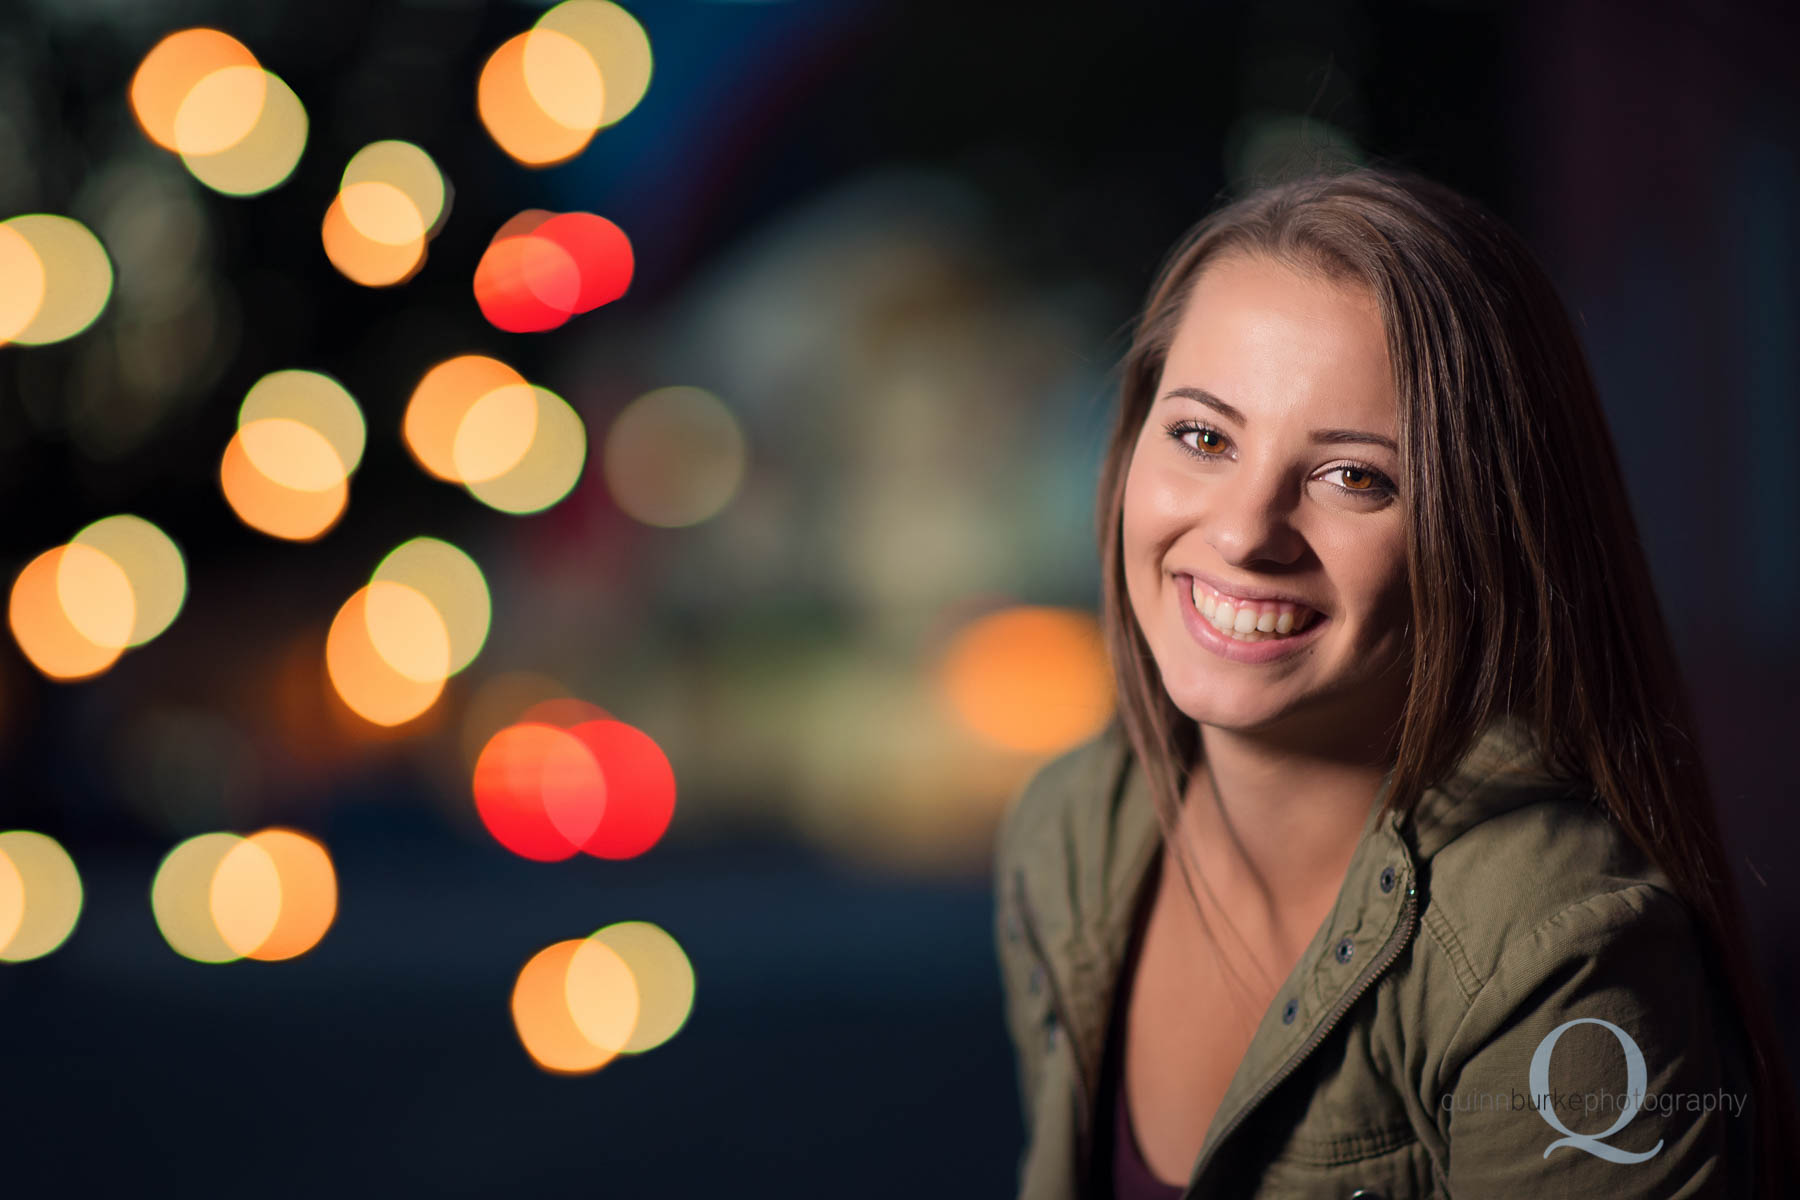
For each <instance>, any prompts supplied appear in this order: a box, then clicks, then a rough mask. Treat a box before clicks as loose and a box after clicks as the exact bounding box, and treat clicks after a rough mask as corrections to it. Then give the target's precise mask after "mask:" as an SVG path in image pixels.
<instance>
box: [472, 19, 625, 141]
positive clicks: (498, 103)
mask: <svg viewBox="0 0 1800 1200" xmlns="http://www.w3.org/2000/svg"><path fill="white" fill-rule="evenodd" d="M534 39H535V40H537V41H538V42H539V43H540V49H539V50H538V51H537V52H535V53H534V54H533V55H532V56H531V58H532V61H533V65H534V66H535V67H536V68H537V70H536V72H535V74H536V76H537V79H538V86H539V88H540V89H542V90H546V91H554V90H555V89H556V88H558V87H559V86H573V88H574V89H576V90H577V91H580V90H584V89H593V88H596V87H598V88H601V89H603V88H604V84H603V83H601V82H600V78H599V71H598V69H597V68H596V67H595V66H594V63H593V60H592V59H587V62H586V67H585V69H583V68H582V67H581V66H580V65H579V64H578V63H577V64H575V65H574V68H573V69H572V70H567V68H568V66H569V64H570V63H571V59H570V58H569V56H568V55H567V54H557V53H556V52H555V48H556V47H557V43H566V48H567V49H573V50H574V51H575V53H576V54H577V55H579V56H580V57H581V58H584V59H586V58H587V55H586V53H585V51H582V50H581V47H580V45H579V44H578V43H576V42H574V41H572V40H571V39H569V38H568V37H566V36H565V35H562V34H557V33H543V34H536V33H532V32H526V33H521V34H519V35H518V36H516V37H513V38H509V39H507V40H506V41H505V42H502V43H501V44H500V47H499V48H498V49H497V50H495V51H494V53H493V54H492V55H491V56H489V58H488V60H487V62H486V63H484V64H483V65H482V68H481V78H480V80H479V81H478V82H477V84H476V87H475V108H476V112H478V113H479V114H480V116H481V123H482V125H484V126H486V128H487V131H488V135H489V136H490V137H492V138H493V139H494V144H495V145H497V146H499V147H500V149H502V150H504V151H505V152H506V153H507V154H509V155H511V156H512V157H513V158H514V159H516V160H517V161H518V162H520V163H522V164H524V165H525V166H528V167H547V166H551V165H553V164H555V163H559V162H566V161H568V160H569V159H571V158H574V157H575V156H576V155H577V154H580V153H581V152H582V151H583V150H584V149H586V148H587V144H588V143H589V142H590V141H592V140H593V137H594V134H595V132H596V131H597V130H598V129H599V124H598V122H597V121H596V123H595V124H593V125H589V126H582V127H578V128H570V127H569V126H567V125H564V124H562V123H561V122H559V121H558V120H557V119H556V118H555V117H553V116H551V115H550V114H549V113H547V112H545V111H544V109H543V107H542V106H541V105H539V104H538V102H537V99H536V97H535V96H534V95H533V94H532V92H533V88H532V86H531V84H530V83H528V82H527V79H526V57H527V56H526V47H527V45H528V44H529V43H531V42H532V41H533V40H534ZM544 47H550V49H545V48H544ZM559 62H560V64H562V66H563V67H564V68H565V73H564V74H563V75H562V76H561V77H560V78H555V77H552V74H551V73H552V72H553V71H554V70H555V69H556V67H557V65H558V63H559ZM588 71H592V72H593V74H592V76H591V79H590V77H589V76H588V74H587V72H588ZM603 103H604V98H603V97H602V105H603ZM597 115H598V110H597V111H596V116H597Z"/></svg>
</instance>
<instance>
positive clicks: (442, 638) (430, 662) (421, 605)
mask: <svg viewBox="0 0 1800 1200" xmlns="http://www.w3.org/2000/svg"><path fill="white" fill-rule="evenodd" d="M364 591H365V592H366V593H367V595H368V599H367V602H366V603H365V604H364V606H363V620H364V621H366V622H367V623H368V626H369V644H370V645H372V646H374V647H375V652H376V653H377V654H379V655H381V658H382V661H383V662H385V663H387V665H388V666H390V667H392V668H394V670H396V671H398V672H400V674H402V675H404V676H406V678H408V679H410V680H412V681H413V682H415V683H431V684H440V683H442V682H443V681H444V680H445V679H446V678H447V677H448V676H449V674H450V633H449V630H447V629H446V628H445V627H444V618H443V616H442V615H441V614H440V613H439V612H438V610H437V608H436V606H434V605H433V604H432V603H431V601H430V600H429V599H427V598H426V596H425V595H424V594H423V593H421V592H419V591H418V590H417V589H415V588H411V587H408V586H407V585H406V584H404V583H395V582H393V581H392V580H387V579H377V580H375V581H374V582H372V583H370V584H369V585H368V586H367V587H366V588H365V589H364Z"/></svg>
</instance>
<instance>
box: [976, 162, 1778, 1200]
mask: <svg viewBox="0 0 1800 1200" xmlns="http://www.w3.org/2000/svg"><path fill="white" fill-rule="evenodd" d="M1099 525H1100V541H1101V553H1102V565H1103V571H1104V583H1103V587H1104V612H1103V624H1104V627H1105V630H1106V636H1107V639H1108V646H1109V651H1110V654H1111V657H1112V660H1113V665H1114V669H1115V673H1116V677H1117V683H1118V692H1119V713H1118V716H1117V718H1116V719H1115V721H1114V722H1113V724H1112V725H1111V727H1109V728H1108V729H1107V730H1106V731H1105V733H1103V734H1102V735H1101V736H1100V737H1098V738H1097V739H1095V740H1094V741H1093V742H1090V743H1089V744H1087V745H1085V746H1083V747H1080V748H1078V749H1077V750H1075V751H1073V752H1071V753H1070V754H1067V755H1065V756H1063V757H1062V758H1061V759H1059V760H1057V761H1056V762H1055V763H1053V764H1051V765H1050V766H1048V767H1046V768H1045V769H1044V770H1043V771H1041V772H1039V773H1038V775H1037V776H1036V777H1035V778H1034V779H1033V780H1032V782H1031V784H1030V785H1029V786H1028V787H1027V788H1026V789H1025V790H1024V792H1023V793H1022V794H1021V795H1020V796H1019V797H1018V798H1017V799H1016V800H1015V802H1014V803H1013V804H1012V805H1011V807H1010V808H1009V809H1008V812H1007V816H1006V819H1005V821H1004V823H1003V825H1002V829H1001V832H1000V837H999V841H998V844H997V847H996V884H997V889H998V890H997V904H996V916H997V922H998V924H997V930H996V936H997V945H998V948H999V957H1000V964H1001V970H1002V977H1003V982H1004V988H1005V995H1006V1002H1007V1020H1008V1025H1009V1031H1010V1033H1011V1036H1012V1038H1013V1041H1014V1045H1015V1050H1016V1052H1017V1055H1018V1065H1019V1084H1020V1089H1021V1098H1022V1102H1023V1105H1024V1114H1025V1121H1026V1127H1027V1137H1028V1145H1027V1147H1026V1151H1025V1154H1024V1156H1023V1159H1022V1161H1021V1163H1020V1180H1019V1184H1020V1195H1021V1196H1022V1197H1029V1198H1031V1200H1042V1198H1048V1197H1075V1196H1094V1197H1105V1196H1117V1197H1119V1198H1120V1200H1137V1198H1145V1200H1147V1198H1151V1197H1168V1198H1173V1197H1178V1196H1193V1197H1199V1196H1208V1197H1210V1196H1250V1195H1258V1196H1265V1195H1266V1196H1274V1195H1280V1196H1357V1197H1363V1198H1364V1200H1375V1198H1382V1200H1395V1198H1398V1197H1423V1196H1444V1195H1449V1196H1455V1197H1471V1196H1492V1197H1509V1198H1511V1197H1519V1196H1534V1197H1543V1196H1565V1195H1566V1196H1608V1197H1611V1196H1672V1195H1682V1196H1733V1197H1736V1196H1752V1195H1756V1196H1769V1197H1773V1196H1786V1195H1793V1194H1800V1193H1797V1192H1795V1191H1794V1190H1793V1189H1794V1188H1796V1186H1800V1177H1797V1175H1796V1173H1795V1170H1794V1157H1793V1156H1794V1146H1795V1144H1796V1132H1797V1131H1796V1125H1795V1118H1794V1102H1793V1094H1792V1091H1791V1088H1790V1085H1789V1084H1788V1082H1787V1079H1786V1075H1785V1071H1784V1068H1783V1066H1782V1061H1781V1051H1780V1041H1779V1038H1778V1036H1777V1033H1776V1030H1775V1028H1774V1026H1773V1023H1772V1020H1771V1018H1770V1014H1769V1011H1768V1004H1767V999H1766V997H1765V996H1764V995H1763V993H1762V991H1761V989H1760V986H1759V984H1758V982H1757V976H1756V973H1755V970H1754V967H1753V963H1752V959H1751V955H1750V953H1749V949H1748V946H1747V943H1746V939H1745V928H1746V923H1745V918H1744V915H1743V911H1742V908H1741V905H1740V902H1739V899H1738V897H1737V895H1736V893H1735V891H1734V888H1733V885H1732V882H1731V871H1730V863H1729V861H1728V859H1727V857H1726V855H1725V853H1724V851H1723V849H1722V847H1721V844H1720V837H1719V833H1718V827H1717V822H1716V820H1715V816H1714V811H1713V805H1712V800H1711V797H1710V794H1709V792H1708V788H1707V781H1706V775H1705V771H1704V769H1703V766H1702V763H1701V760H1700V756H1699V753H1698V750H1697V742H1696V738H1695V733H1694V723H1693V719H1692V716H1691V714H1690V712H1689V706H1688V702H1687V699H1686V697H1685V695H1684V691H1683V686H1682V683H1681V680H1680V677H1679V672H1678V669H1677V664H1676V659H1675V656H1674V653H1673V650H1672V648H1671V645H1670V639H1669V636H1668V632H1667V628H1666V626H1665V624H1664V621H1663V618H1662V615H1661V612H1660V610H1659V608H1658V605H1657V601H1656V596H1655V592H1654V589H1653V587H1652V583H1651V577H1650V574H1649V571H1648V569H1647V566H1646V563H1645V560H1644V554H1643V550H1642V548H1641V545H1640V543H1639V540H1638V536H1637V532H1636V528H1635V526H1634V523H1633V520H1632V517H1631V514H1630V510H1629V506H1628V504H1627V501H1626V495H1625V490H1624V487H1623V484H1622V481H1621V478H1620V473H1619V467H1618V462H1617V459H1616V456H1615V453H1614V450H1613V447H1612V443H1611V440H1610V437H1609V435H1608V432H1607V429H1606V425H1605V421H1604V418H1603V416H1602V412H1601V408H1600V404H1599V402H1598V399H1597V397H1596V394H1595V389H1594V384H1593V381H1592V379H1591V377H1590V374H1589V371H1588V367H1587V364H1586V361H1585V358H1584V356H1583V353H1582V350H1581V347H1580V345H1579V343H1578V340H1577V337H1576V334H1575V331H1574V329H1573V328H1572V326H1571V324H1570V321H1569V318H1568V316H1567V313H1566V311H1565V310H1564V308H1563V306H1562V305H1561V303H1560V302H1559V300H1558V298H1557V296H1556V294H1555V292H1554V289H1553V288H1552V286H1551V284H1550V283H1549V281H1548V280H1547V278H1546V277H1545V275H1544V274H1543V272H1542V271H1541V269H1540V268H1539V267H1538V266H1537V265H1536V263H1535V261H1534V260H1533V258H1532V256H1531V254H1530V252H1529V251H1528V250H1527V249H1526V248H1525V247H1524V245H1523V244H1522V242H1521V241H1520V240H1519V238H1518V237H1517V236H1516V235H1515V234H1513V233H1512V232H1511V231H1510V230H1508V229H1507V228H1506V227H1505V226H1503V225H1502V224H1501V223H1500V222H1499V221H1498V220H1497V219H1495V218H1494V217H1493V216H1492V215H1490V214H1489V213H1487V212H1486V211H1485V210H1483V209H1482V208H1480V207H1479V206H1478V205H1476V204H1474V203H1473V202H1471V201H1469V200H1468V199H1466V198H1464V197H1462V196H1460V195H1458V194H1456V193H1454V192H1453V191H1451V190H1449V189H1447V188H1444V187H1442V186H1441V185H1438V184H1435V183H1432V182H1430V181H1427V180H1425V179H1422V178H1419V177H1418V176H1416V175H1413V174H1411V173H1408V172H1404V171H1399V170H1393V169H1383V168H1364V169H1359V170H1356V171H1352V172H1349V173H1344V174H1337V175H1329V176H1316V177H1311V178H1306V179H1301V180H1298V181H1293V182H1288V183H1283V184H1280V185H1276V186H1272V187H1268V188H1265V189H1262V190H1260V191H1257V192H1255V193H1253V194H1251V195H1248V196H1246V197H1245V198H1243V199H1241V200H1238V201H1237V202H1235V203H1233V204H1231V205H1229V206H1228V207H1225V208H1223V209H1221V210H1219V211H1217V212H1215V213H1213V214H1212V215H1210V216H1208V217H1207V218H1206V219H1204V220H1203V221H1201V222H1200V223H1199V224H1198V225H1197V226H1196V227H1195V228H1194V229H1193V230H1192V231H1191V232H1190V233H1189V234H1188V235H1187V236H1186V237H1185V238H1184V239H1183V240H1182V241H1181V243H1180V244H1179V245H1178V246H1177V247H1176V249H1175V250H1174V251H1173V253H1172V254H1171V255H1170V257H1169V259H1168V261H1167V262H1166V263H1165V265H1164V267H1163V269H1162V271H1161V272H1160V274H1159V276H1158V278H1157V280H1156V282H1155V284H1154V285H1153V287H1152V289H1151V293H1150V296H1149V300H1148V303H1147V304H1146V306H1145V309H1144V311H1143V314H1142V316H1141V318H1140V320H1139V322H1138V325H1137V327H1136V331H1135V336H1134V339H1133V343H1132V345H1131V348H1130V350H1129V352H1128V354H1127V357H1126V360H1125V362H1124V365H1123V378H1122V386H1121V394H1120V403H1119V408H1118V416H1117V423H1116V425H1115V427H1114V432H1113V436H1112V441H1111V445H1110V448H1109V451H1108V455H1107V459H1106V463H1105V469H1104V473H1103V476H1102V480H1101V487H1100V496H1099Z"/></svg>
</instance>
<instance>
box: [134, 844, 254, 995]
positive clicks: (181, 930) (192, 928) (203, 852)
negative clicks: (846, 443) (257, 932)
mask: <svg viewBox="0 0 1800 1200" xmlns="http://www.w3.org/2000/svg"><path fill="white" fill-rule="evenodd" d="M243 840H244V839H243V838H241V837H239V836H238V835H237V834H235V833H203V834H201V835H200V836H198V837H192V838H189V839H188V840H187V841H185V842H182V843H181V844H180V845H178V846H176V847H175V848H174V849H173V850H171V851H169V853H168V854H167V855H166V856H165V857H164V858H163V860H162V864H161V865H160V866H158V867H157V868H156V878H155V879H154V880H152V881H151V884H150V911H151V914H152V915H153V916H155V918H156V927H157V928H158V929H159V930H161V931H162V935H163V940H164V941H166V942H168V943H169V947H170V949H172V950H174V951H175V953H177V954H179V955H181V956H182V957H183V958H191V959H193V960H194V961H195V962H204V963H222V962H231V961H232V960H234V959H237V958H241V957H243V956H242V955H240V954H239V953H238V952H237V951H236V950H233V949H232V948H231V944H230V943H229V942H227V941H226V940H225V936H224V935H223V934H222V933H220V932H219V926H218V924H217V923H216V922H215V921H214V920H213V909H212V894H213V888H212V885H213V876H214V874H215V873H216V872H217V871H218V868H219V864H220V863H222V862H223V861H224V860H225V856H226V855H227V854H229V853H231V851H232V850H233V849H234V848H235V847H237V846H239V845H241V844H242V843H243Z"/></svg>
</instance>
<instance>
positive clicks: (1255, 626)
mask: <svg viewBox="0 0 1800 1200" xmlns="http://www.w3.org/2000/svg"><path fill="white" fill-rule="evenodd" d="M1193 592H1194V608H1195V609H1196V610H1197V611H1198V612H1199V613H1200V614H1201V615H1202V616H1204V617H1205V618H1206V619H1207V621H1208V623H1210V624H1211V625H1212V626H1213V627H1214V628H1215V629H1218V630H1219V631H1220V632H1221V633H1224V634H1226V635H1227V636H1229V637H1232V638H1235V639H1236V640H1238V641H1240V642H1261V641H1266V640H1268V639H1269V638H1272V637H1286V636H1289V635H1292V634H1294V633H1297V632H1300V631H1301V630H1304V629H1306V628H1308V627H1310V626H1311V625H1312V624H1313V621H1314V618H1316V617H1317V616H1318V614H1317V613H1315V612H1313V611H1312V610H1311V609H1309V608H1300V609H1295V608H1292V607H1288V608H1286V609H1285V610H1284V611H1279V612H1264V611H1261V610H1260V609H1259V608H1257V607H1256V606H1254V605H1251V604H1242V605H1234V604H1232V602H1231V601H1229V600H1221V599H1219V598H1218V597H1217V596H1215V595H1214V594H1213V593H1212V592H1210V591H1207V590H1205V589H1203V588H1202V587H1201V586H1200V584H1199V583H1195V584H1194V585H1193Z"/></svg>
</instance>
